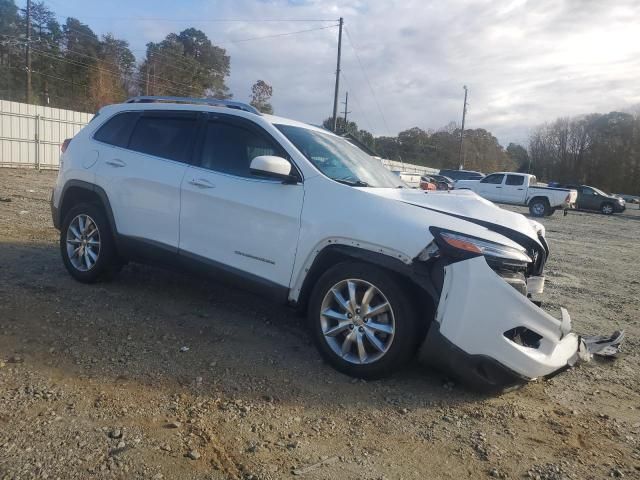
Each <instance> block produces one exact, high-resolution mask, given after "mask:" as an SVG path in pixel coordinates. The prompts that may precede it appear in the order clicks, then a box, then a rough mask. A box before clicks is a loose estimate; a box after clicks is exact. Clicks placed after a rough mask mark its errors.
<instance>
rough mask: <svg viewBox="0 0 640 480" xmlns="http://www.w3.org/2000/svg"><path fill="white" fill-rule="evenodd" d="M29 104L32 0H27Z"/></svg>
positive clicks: (27, 94)
mask: <svg viewBox="0 0 640 480" xmlns="http://www.w3.org/2000/svg"><path fill="white" fill-rule="evenodd" d="M25 63H26V70H27V71H26V73H27V86H26V92H25V93H26V98H27V103H31V0H27V48H26V58H25Z"/></svg>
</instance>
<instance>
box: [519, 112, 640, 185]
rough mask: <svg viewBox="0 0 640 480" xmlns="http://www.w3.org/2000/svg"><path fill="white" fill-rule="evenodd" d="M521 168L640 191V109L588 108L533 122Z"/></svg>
mask: <svg viewBox="0 0 640 480" xmlns="http://www.w3.org/2000/svg"><path fill="white" fill-rule="evenodd" d="M526 167H527V168H528V169H529V170H530V171H531V172H532V173H534V174H536V175H537V176H538V177H539V178H543V179H546V180H556V181H560V182H576V183H581V184H586V185H593V186H596V187H598V188H600V189H602V190H604V191H606V192H614V193H627V194H631V195H640V110H639V111H637V112H636V113H635V114H632V113H623V112H610V113H607V114H600V113H592V114H589V115H583V116H579V117H574V118H567V117H564V118H558V119H557V120H555V121H554V122H551V123H546V124H543V125H540V126H538V127H537V128H536V129H535V130H534V131H533V132H532V134H531V137H530V139H529V152H528V158H527V163H526Z"/></svg>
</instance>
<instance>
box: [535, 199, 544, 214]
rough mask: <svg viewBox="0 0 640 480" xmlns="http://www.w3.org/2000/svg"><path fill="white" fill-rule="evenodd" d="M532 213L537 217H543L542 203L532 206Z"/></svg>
mask: <svg viewBox="0 0 640 480" xmlns="http://www.w3.org/2000/svg"><path fill="white" fill-rule="evenodd" d="M533 212H534V213H535V214H536V215H538V216H542V215H544V203H540V202H536V203H534V204H533Z"/></svg>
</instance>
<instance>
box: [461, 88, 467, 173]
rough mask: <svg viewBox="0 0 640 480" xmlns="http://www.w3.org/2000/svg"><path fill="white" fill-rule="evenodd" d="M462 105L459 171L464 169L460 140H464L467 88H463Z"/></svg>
mask: <svg viewBox="0 0 640 480" xmlns="http://www.w3.org/2000/svg"><path fill="white" fill-rule="evenodd" d="M463 88H464V105H463V106H462V128H461V129H460V170H462V169H463V168H464V156H463V149H462V140H463V139H464V120H465V118H466V117H467V86H466V85H465V86H464V87H463Z"/></svg>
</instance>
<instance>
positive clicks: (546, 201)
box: [527, 195, 551, 206]
mask: <svg viewBox="0 0 640 480" xmlns="http://www.w3.org/2000/svg"><path fill="white" fill-rule="evenodd" d="M535 200H542V201H543V202H545V203H546V204H547V205H551V204H550V202H549V199H548V198H547V197H545V196H543V195H536V196H534V197H531V198H530V199H529V201H528V202H527V205H529V206H530V205H531V204H532V203H533V202H534V201H535Z"/></svg>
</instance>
